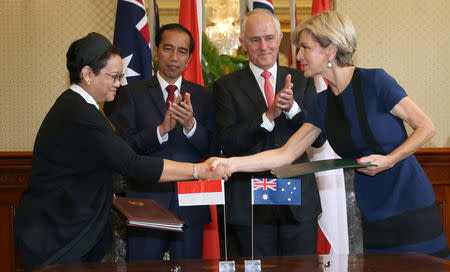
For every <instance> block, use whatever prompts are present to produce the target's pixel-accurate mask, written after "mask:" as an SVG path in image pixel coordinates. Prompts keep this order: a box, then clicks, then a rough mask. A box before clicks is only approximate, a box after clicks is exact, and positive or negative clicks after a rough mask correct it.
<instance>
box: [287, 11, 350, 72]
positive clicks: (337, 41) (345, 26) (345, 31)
mask: <svg viewBox="0 0 450 272" xmlns="http://www.w3.org/2000/svg"><path fill="white" fill-rule="evenodd" d="M304 30H306V31H308V32H309V33H311V36H312V37H313V39H315V40H316V41H317V42H318V43H319V44H320V46H322V47H323V48H326V47H328V46H329V45H330V44H334V45H335V46H336V47H337V49H338V50H337V52H336V56H335V59H336V62H337V64H338V65H339V66H340V67H345V66H353V60H352V57H353V54H354V53H355V51H356V43H357V42H356V31H355V28H354V26H353V24H352V22H351V21H350V19H349V18H348V17H347V16H345V15H343V14H340V13H339V12H337V11H327V12H324V13H321V14H317V15H314V16H312V17H310V18H308V19H307V20H305V21H303V22H301V23H300V24H299V25H298V26H297V27H296V28H295V30H294V32H293V33H292V35H291V40H292V41H293V42H294V44H295V45H297V46H298V45H299V42H300V33H301V32H302V31H304Z"/></svg>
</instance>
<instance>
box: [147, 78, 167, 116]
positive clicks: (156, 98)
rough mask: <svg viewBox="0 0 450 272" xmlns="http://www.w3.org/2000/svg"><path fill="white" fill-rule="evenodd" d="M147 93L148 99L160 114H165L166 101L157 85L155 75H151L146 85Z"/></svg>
mask: <svg viewBox="0 0 450 272" xmlns="http://www.w3.org/2000/svg"><path fill="white" fill-rule="evenodd" d="M147 93H148V95H149V96H150V100H151V101H152V102H153V104H154V105H155V108H157V109H158V111H159V112H160V113H161V116H164V115H165V114H166V110H167V109H166V101H164V96H163V94H162V90H161V86H160V85H159V82H158V79H157V78H156V76H153V77H152V79H151V80H150V82H149V85H148V92H147Z"/></svg>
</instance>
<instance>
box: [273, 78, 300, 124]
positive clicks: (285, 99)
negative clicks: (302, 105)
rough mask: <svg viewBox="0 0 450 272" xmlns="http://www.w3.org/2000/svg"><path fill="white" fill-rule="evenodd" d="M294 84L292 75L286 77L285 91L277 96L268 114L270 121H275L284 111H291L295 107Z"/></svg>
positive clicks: (282, 90)
mask: <svg viewBox="0 0 450 272" xmlns="http://www.w3.org/2000/svg"><path fill="white" fill-rule="evenodd" d="M292 87H294V84H292V83H291V75H290V74H288V75H287V76H286V80H285V83H284V87H283V89H281V91H280V92H279V93H278V94H277V95H276V96H275V100H274V101H273V103H272V105H271V106H270V108H269V109H268V110H267V112H266V116H267V118H268V119H269V120H271V121H273V120H274V119H275V118H277V117H278V116H280V114H281V112H282V111H289V110H290V109H291V108H292V105H294V92H293V91H292Z"/></svg>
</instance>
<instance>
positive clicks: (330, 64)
mask: <svg viewBox="0 0 450 272" xmlns="http://www.w3.org/2000/svg"><path fill="white" fill-rule="evenodd" d="M332 60H333V59H332V58H331V57H329V58H328V64H327V66H328V68H331V66H333V64H332V63H331V61H332Z"/></svg>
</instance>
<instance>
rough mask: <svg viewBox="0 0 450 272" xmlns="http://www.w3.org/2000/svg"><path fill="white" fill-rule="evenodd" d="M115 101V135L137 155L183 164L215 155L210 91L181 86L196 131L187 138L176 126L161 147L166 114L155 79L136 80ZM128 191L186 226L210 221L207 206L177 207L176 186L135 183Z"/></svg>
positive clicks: (196, 86) (190, 85)
mask: <svg viewBox="0 0 450 272" xmlns="http://www.w3.org/2000/svg"><path fill="white" fill-rule="evenodd" d="M120 91H121V95H120V97H119V101H118V112H117V121H116V129H117V133H118V134H119V135H120V136H121V137H122V138H123V139H124V140H125V141H126V142H127V143H128V144H129V145H130V146H131V147H132V148H133V149H134V150H135V151H136V152H137V153H138V154H142V155H151V156H154V157H159V158H164V159H170V160H175V161H183V162H193V163H196V162H201V161H202V159H203V158H204V159H207V158H209V157H210V156H213V155H217V154H218V150H219V149H218V145H217V142H216V135H215V124H214V110H213V106H214V105H213V98H212V92H211V91H210V90H208V89H206V88H205V87H202V86H200V85H198V84H195V83H193V82H190V81H187V80H184V79H183V81H182V83H181V90H180V92H181V95H182V96H183V97H184V94H185V93H186V92H189V93H190V94H191V102H192V107H193V109H194V117H195V119H196V121H197V128H196V131H195V133H194V135H193V136H192V137H191V138H189V139H187V138H186V135H184V133H183V128H182V127H181V126H180V125H179V124H177V125H176V127H175V128H174V129H173V130H172V131H171V132H169V140H168V141H167V142H165V143H163V144H160V143H159V141H158V137H157V135H156V129H157V127H158V126H159V125H160V124H161V123H162V121H163V119H164V115H165V113H166V103H165V101H164V96H163V94H162V90H161V86H160V85H159V81H158V79H157V77H156V76H154V77H152V78H149V79H144V80H140V81H135V82H133V83H130V84H128V85H126V86H123V87H122V88H121V90H120ZM130 189H131V190H133V191H141V192H146V193H147V194H146V195H145V197H148V198H152V199H156V200H158V201H159V202H161V203H162V204H163V205H164V206H165V207H167V208H168V209H170V210H171V211H172V212H174V213H175V214H177V215H178V216H179V217H180V218H181V219H182V220H183V221H184V222H185V223H186V224H205V223H208V222H209V221H210V215H209V207H208V206H194V207H179V206H178V198H177V190H176V183H165V184H149V183H147V182H144V183H142V182H134V183H132V184H131V186H130Z"/></svg>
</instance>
